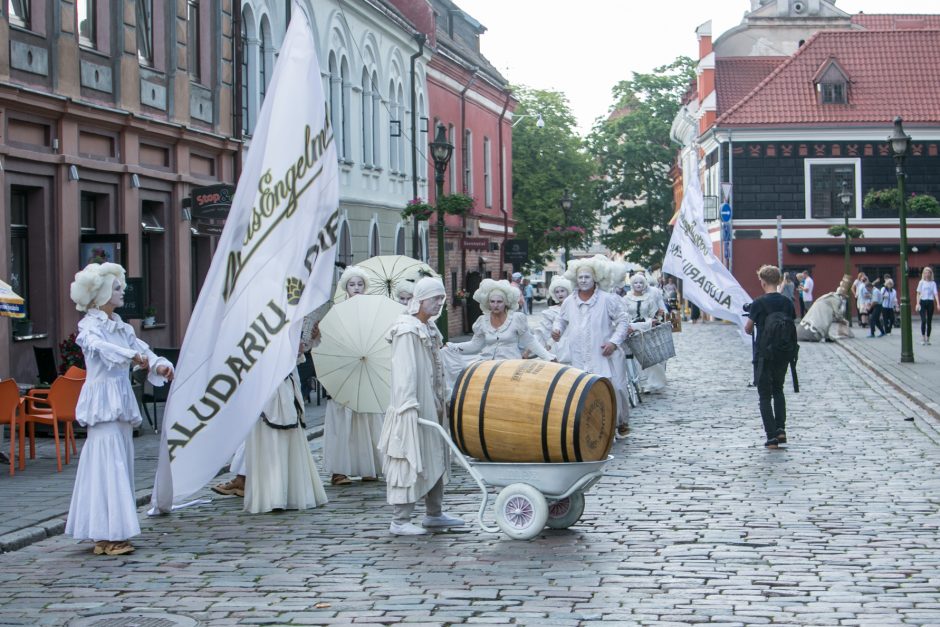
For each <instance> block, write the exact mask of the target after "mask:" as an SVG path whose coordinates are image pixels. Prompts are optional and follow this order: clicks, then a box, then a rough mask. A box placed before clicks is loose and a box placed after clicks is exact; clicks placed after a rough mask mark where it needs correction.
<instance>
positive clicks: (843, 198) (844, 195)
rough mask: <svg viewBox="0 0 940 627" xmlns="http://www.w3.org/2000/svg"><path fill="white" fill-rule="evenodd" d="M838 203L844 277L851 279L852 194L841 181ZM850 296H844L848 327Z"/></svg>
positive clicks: (850, 313) (850, 305) (850, 324)
mask: <svg viewBox="0 0 940 627" xmlns="http://www.w3.org/2000/svg"><path fill="white" fill-rule="evenodd" d="M838 196H839V201H840V202H841V203H842V217H843V218H844V219H845V231H844V232H843V235H844V236H845V260H844V261H845V270H844V274H845V276H847V277H849V278H851V277H852V262H851V259H850V256H849V255H850V253H849V248H850V246H849V244H850V240H851V237H850V236H849V205H850V204H851V203H852V192H850V191H849V183H848V181H845V180H843V181H842V191H841V192H839V194H838ZM851 296H852V294H851V293H849V294H846V295H845V319H846V320H847V321H848V323H849V326H852V298H851Z"/></svg>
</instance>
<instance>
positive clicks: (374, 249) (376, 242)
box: [369, 222, 382, 257]
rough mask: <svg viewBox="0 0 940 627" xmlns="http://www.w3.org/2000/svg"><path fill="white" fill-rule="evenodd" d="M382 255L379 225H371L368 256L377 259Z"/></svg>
mask: <svg viewBox="0 0 940 627" xmlns="http://www.w3.org/2000/svg"><path fill="white" fill-rule="evenodd" d="M381 254H382V241H381V238H380V236H379V225H378V224H376V223H375V222H373V223H372V229H371V232H370V233H369V256H370V257H378V256H379V255H381Z"/></svg>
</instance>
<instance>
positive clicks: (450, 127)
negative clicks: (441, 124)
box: [434, 124, 457, 193]
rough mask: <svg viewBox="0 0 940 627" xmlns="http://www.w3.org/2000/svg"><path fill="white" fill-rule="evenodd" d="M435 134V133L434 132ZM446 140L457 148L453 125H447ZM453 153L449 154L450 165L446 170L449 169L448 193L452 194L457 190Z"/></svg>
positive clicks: (455, 132) (455, 164)
mask: <svg viewBox="0 0 940 627" xmlns="http://www.w3.org/2000/svg"><path fill="white" fill-rule="evenodd" d="M434 128H435V129H436V128H437V124H435V125H434ZM435 132H436V131H435ZM447 140H448V141H449V142H450V145H451V146H454V147H455V148H456V147H457V130H456V129H455V128H454V125H453V124H450V125H448V127H447ZM454 156H455V155H453V153H452V154H451V159H450V164H448V166H447V167H448V168H449V169H450V177H449V179H450V180H449V182H450V192H451V193H454V192H455V191H456V190H457V163H456V159H454Z"/></svg>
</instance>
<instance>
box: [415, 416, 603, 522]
mask: <svg viewBox="0 0 940 627" xmlns="http://www.w3.org/2000/svg"><path fill="white" fill-rule="evenodd" d="M418 423H419V424H421V425H424V426H425V427H430V428H432V429H436V430H437V431H438V433H439V434H440V436H441V437H442V438H444V441H445V442H447V444H448V446H450V448H451V450H452V451H453V452H454V455H455V457H456V458H457V460H458V461H459V462H460V464H461V465H462V466H463V467H464V468H466V469H467V472H469V473H470V476H471V477H473V480H474V481H476V483H477V485H478V486H479V487H480V491H481V492H482V493H483V502H482V503H480V509H479V511H478V512H477V521H478V522H479V523H480V527H481V528H482V529H483V530H484V531H488V532H490V533H498V532H499V531H502V532H503V533H505V534H506V535H507V536H509V537H510V538H513V539H514V540H529V539H531V538H534V537H535V536H537V535H538V534H539V532H541V531H542V529H544V528H545V527H546V526H548V527H549V528H551V529H567V528H568V527H570V526H571V525H573V524H575V523H576V522H578V520H579V519H580V518H581V514H583V513H584V493H585V492H586V491H588V490H589V489H590V488H591V487H592V486H593V485H594V484H595V483H597V482H598V481H599V480H600V478H601V477H602V476H603V475H604V472H603V471H604V465H605V464H606V463H607V462H609V461H610V460H612V459H613V458H614V457H613V455H608V456H607V459H605V460H601V461H598V462H567V463H556V464H537V463H531V464H530V463H519V462H506V463H498V462H481V461H478V460H475V459H472V458H468V457H467V456H465V455H464V454H463V453H462V452H460V449H458V448H457V446H456V445H455V444H454V443H453V441H452V440H451V438H450V437H449V436H448V434H447V431H445V430H444V428H443V427H441V425H439V424H437V423H435V422H431V421H428V420H423V419H421V418H419V419H418ZM487 486H493V487H494V488H502V490H500V491H499V494H498V495H497V496H496V505H495V512H494V513H495V515H496V524H497V525H498V527H493V526H491V525H487V524H486V523H485V522H483V514H484V512H485V511H486V507H487V505H488V504H489V497H490V493H489V490H488V489H487Z"/></svg>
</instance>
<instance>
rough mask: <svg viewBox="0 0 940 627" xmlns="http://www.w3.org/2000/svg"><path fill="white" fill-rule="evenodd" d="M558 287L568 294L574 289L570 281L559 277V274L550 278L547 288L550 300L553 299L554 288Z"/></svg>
mask: <svg viewBox="0 0 940 627" xmlns="http://www.w3.org/2000/svg"><path fill="white" fill-rule="evenodd" d="M558 287H560V288H563V289H565V290H568V293H569V294H570V293H571V291H572V290H573V289H574V288H573V287H572V285H571V281H569V280H568V279H566V278H565V277H563V276H561V275H560V274H556V275H555V276H553V277H552V282H551V283H550V284H549V286H548V293H549V295H550V296H551V297H552V298H554V297H555V288H558Z"/></svg>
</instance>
